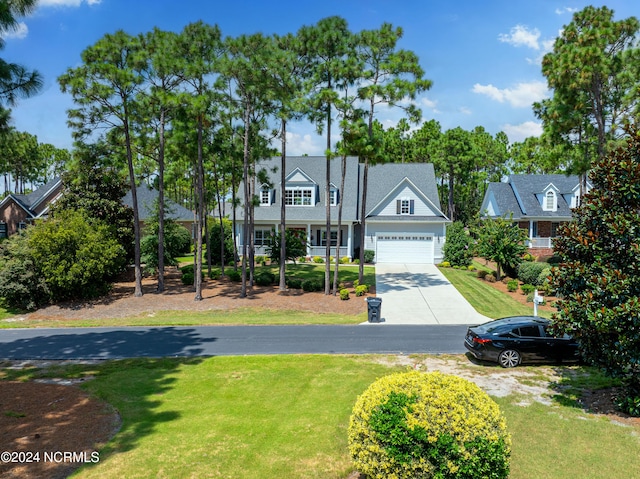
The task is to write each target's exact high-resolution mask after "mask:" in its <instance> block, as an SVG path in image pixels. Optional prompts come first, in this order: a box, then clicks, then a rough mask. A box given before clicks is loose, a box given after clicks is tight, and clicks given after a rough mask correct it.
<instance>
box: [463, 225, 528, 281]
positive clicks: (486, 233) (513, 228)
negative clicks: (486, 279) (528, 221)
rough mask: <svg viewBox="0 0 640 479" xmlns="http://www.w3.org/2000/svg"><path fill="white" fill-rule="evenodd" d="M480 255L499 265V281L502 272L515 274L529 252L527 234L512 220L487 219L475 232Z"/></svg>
mask: <svg viewBox="0 0 640 479" xmlns="http://www.w3.org/2000/svg"><path fill="white" fill-rule="evenodd" d="M475 233H476V235H477V238H478V240H477V249H478V254H479V255H480V256H481V257H483V258H485V259H488V260H490V261H495V263H496V265H497V271H496V273H497V279H498V280H500V279H502V271H509V272H511V273H514V272H515V271H516V268H517V267H518V265H519V264H520V262H521V261H522V255H523V254H525V253H526V252H527V245H526V242H527V233H526V231H524V230H523V229H521V228H519V227H518V225H515V224H514V223H513V221H512V220H511V219H506V218H495V219H486V220H483V221H482V222H481V223H480V226H479V227H478V228H477V229H476V231H475Z"/></svg>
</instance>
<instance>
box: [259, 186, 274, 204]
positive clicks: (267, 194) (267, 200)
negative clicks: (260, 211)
mask: <svg viewBox="0 0 640 479" xmlns="http://www.w3.org/2000/svg"><path fill="white" fill-rule="evenodd" d="M270 204H271V190H270V189H269V188H262V189H261V190H260V205H265V206H266V205H270Z"/></svg>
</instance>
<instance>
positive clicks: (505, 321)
mask: <svg viewBox="0 0 640 479" xmlns="http://www.w3.org/2000/svg"><path fill="white" fill-rule="evenodd" d="M549 325H550V323H549V321H548V320H547V319H544V318H539V317H535V316H513V317H509V318H502V319H496V320H495V321H489V322H488V323H484V324H481V325H480V326H473V327H470V328H469V329H468V330H467V337H466V338H465V341H464V345H465V346H466V348H467V349H468V350H469V352H470V353H471V354H472V355H473V356H474V357H475V358H476V359H479V360H482V361H493V362H497V363H498V364H500V366H502V367H503V368H513V367H516V366H518V365H519V364H522V363H529V362H562V361H577V360H578V359H579V355H578V344H577V343H576V342H575V341H574V340H573V339H572V338H571V337H569V336H566V335H565V336H564V337H554V336H553V335H552V334H551V332H550V331H549Z"/></svg>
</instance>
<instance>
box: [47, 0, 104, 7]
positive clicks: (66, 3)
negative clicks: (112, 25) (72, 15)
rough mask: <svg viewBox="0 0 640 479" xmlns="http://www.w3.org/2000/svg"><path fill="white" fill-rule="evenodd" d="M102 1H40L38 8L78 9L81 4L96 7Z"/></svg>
mask: <svg viewBox="0 0 640 479" xmlns="http://www.w3.org/2000/svg"><path fill="white" fill-rule="evenodd" d="M101 1H102V0H40V1H39V2H38V6H40V7H79V6H80V5H82V4H83V3H86V4H87V5H98V4H99V3H100V2H101Z"/></svg>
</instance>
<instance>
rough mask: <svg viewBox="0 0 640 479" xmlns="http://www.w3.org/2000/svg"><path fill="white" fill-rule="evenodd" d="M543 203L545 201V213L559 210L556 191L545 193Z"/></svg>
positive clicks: (543, 208) (543, 206) (543, 207)
mask: <svg viewBox="0 0 640 479" xmlns="http://www.w3.org/2000/svg"><path fill="white" fill-rule="evenodd" d="M550 200H551V205H550V204H549V201H550ZM542 201H543V205H542V210H543V211H556V210H557V209H558V195H556V192H555V191H553V190H547V191H545V193H544V196H543V198H542Z"/></svg>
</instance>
